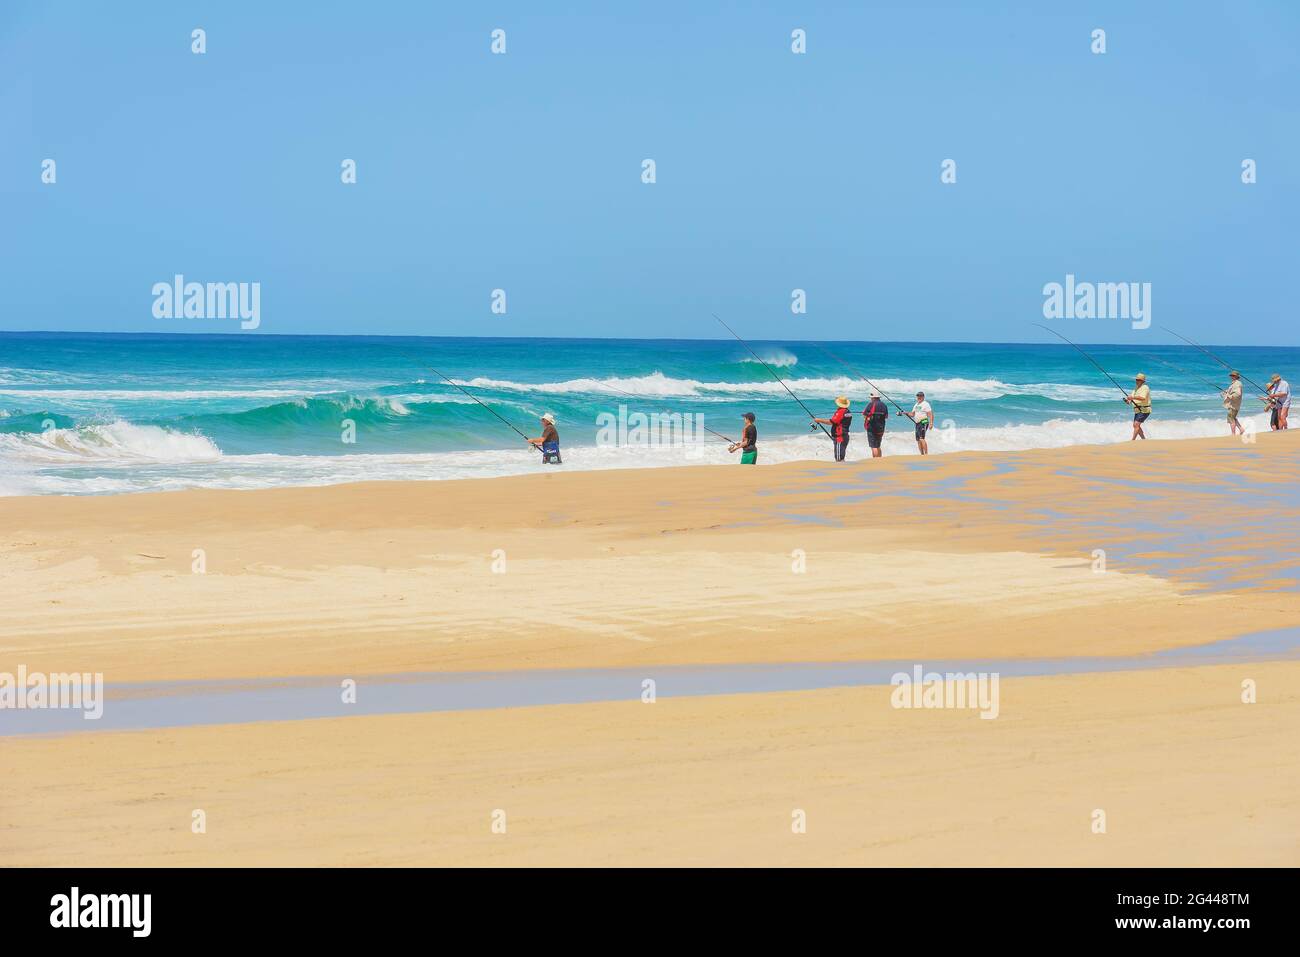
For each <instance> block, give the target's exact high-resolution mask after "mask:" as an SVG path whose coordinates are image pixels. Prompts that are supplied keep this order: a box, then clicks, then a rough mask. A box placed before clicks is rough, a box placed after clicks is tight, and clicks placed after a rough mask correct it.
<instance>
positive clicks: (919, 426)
mask: <svg viewBox="0 0 1300 957" xmlns="http://www.w3.org/2000/svg"><path fill="white" fill-rule="evenodd" d="M929 427H930V423H929V422H918V423H916V441H918V442H920V441H921V440H922V439H923V438H925V430H926V429H928V428H929Z"/></svg>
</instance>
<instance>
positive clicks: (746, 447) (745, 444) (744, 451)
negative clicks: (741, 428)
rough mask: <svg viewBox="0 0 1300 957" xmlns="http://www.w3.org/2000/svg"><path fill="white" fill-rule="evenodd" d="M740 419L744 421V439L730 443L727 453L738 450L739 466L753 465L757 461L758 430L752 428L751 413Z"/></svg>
mask: <svg viewBox="0 0 1300 957" xmlns="http://www.w3.org/2000/svg"><path fill="white" fill-rule="evenodd" d="M742 418H743V419H744V421H745V434H744V438H742V439H741V440H740V441H739V442H735V443H732V445H731V447H730V448H729V449H727V451H728V452H734V451H736V449H740V464H741V465H753V464H754V463H756V462H757V461H758V429H756V428H755V427H754V413H753V412H746V413H745V414H744V416H743V417H742Z"/></svg>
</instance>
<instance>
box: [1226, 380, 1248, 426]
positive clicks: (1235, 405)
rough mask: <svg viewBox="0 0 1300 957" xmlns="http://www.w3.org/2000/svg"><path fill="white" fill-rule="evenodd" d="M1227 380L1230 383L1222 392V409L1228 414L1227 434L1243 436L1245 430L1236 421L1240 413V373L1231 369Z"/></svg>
mask: <svg viewBox="0 0 1300 957" xmlns="http://www.w3.org/2000/svg"><path fill="white" fill-rule="evenodd" d="M1228 378H1229V379H1231V380H1232V381H1231V382H1229V383H1228V387H1227V388H1226V389H1224V390H1223V407H1224V408H1225V409H1226V410H1227V412H1228V430H1229V431H1228V434H1229V435H1244V434H1245V432H1246V430H1245V429H1244V428H1242V425H1241V422H1239V421H1238V420H1237V415H1238V414H1239V413H1240V412H1241V373H1240V372H1238V371H1237V370H1236V369H1233V370H1232V371H1231V372H1229V373H1228Z"/></svg>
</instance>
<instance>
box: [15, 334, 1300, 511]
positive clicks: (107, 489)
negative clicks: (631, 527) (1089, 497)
mask: <svg viewBox="0 0 1300 957" xmlns="http://www.w3.org/2000/svg"><path fill="white" fill-rule="evenodd" d="M1164 338H1166V337H1163V336H1160V335H1159V334H1158V333H1157V332H1156V331H1155V330H1152V345H1150V346H1143V347H1140V348H1134V347H1123V346H1088V347H1086V348H1087V349H1088V351H1089V352H1090V353H1091V354H1092V355H1093V356H1094V357H1095V358H1096V359H1097V360H1098V361H1099V362H1100V363H1101V364H1102V365H1103V366H1104V367H1106V369H1107V370H1108V371H1110V372H1111V373H1112V375H1114V376H1115V377H1116V378H1117V379H1118V380H1119V381H1120V382H1121V383H1123V384H1124V385H1126V386H1128V385H1130V384H1131V379H1132V376H1133V374H1134V373H1135V372H1138V371H1144V372H1146V374H1147V375H1148V377H1149V380H1150V384H1151V387H1152V393H1153V396H1154V406H1155V414H1154V415H1153V416H1152V419H1151V421H1150V423H1149V428H1148V431H1149V432H1150V434H1151V436H1152V438H1153V439H1173V438H1188V437H1194V436H1209V435H1218V434H1223V433H1225V432H1226V427H1225V425H1224V423H1223V413H1222V409H1221V407H1220V405H1219V397H1218V395H1217V394H1216V393H1215V392H1213V391H1212V389H1211V387H1210V385H1209V384H1207V383H1206V382H1203V381H1201V380H1202V379H1205V380H1210V382H1213V383H1220V384H1226V381H1227V377H1226V370H1225V369H1223V368H1222V367H1221V366H1218V365H1216V364H1215V363H1214V362H1213V361H1212V360H1211V359H1209V358H1208V357H1206V356H1205V355H1204V354H1202V353H1200V352H1198V351H1197V350H1195V349H1193V348H1191V347H1190V346H1185V345H1181V344H1168V343H1166V342H1164V341H1161V340H1163V339H1164ZM751 346H752V347H753V348H754V350H755V351H756V352H757V353H758V354H759V355H760V356H761V357H762V358H763V359H765V360H766V361H767V362H769V363H770V364H771V365H772V366H773V368H775V369H776V370H777V372H778V373H779V374H780V375H781V376H782V377H783V378H784V379H785V380H786V382H787V384H788V385H789V386H790V388H792V389H793V390H794V391H795V393H797V394H798V395H799V397H800V398H801V399H803V400H804V402H805V403H807V404H808V405H809V407H811V408H812V409H813V410H814V411H816V412H817V414H818V415H821V416H829V415H830V414H831V412H832V411H833V409H834V406H833V401H832V400H833V399H834V397H835V396H836V395H838V394H847V395H849V396H850V398H851V399H852V400H853V405H852V407H853V409H855V410H856V409H858V408H860V407H861V405H862V404H863V402H864V401H865V398H866V394H867V389H868V387H867V386H866V384H865V383H864V382H862V381H861V380H860V379H858V378H856V377H855V375H854V374H853V373H852V372H850V371H849V370H848V369H846V368H845V366H844V365H842V364H841V363H840V362H838V361H836V359H834V358H832V357H831V356H829V355H827V354H826V353H825V352H823V351H822V349H821V348H819V347H818V346H817V345H816V344H814V343H809V342H793V341H792V342H755V343H751ZM826 347H827V348H829V349H830V350H832V351H833V352H834V354H835V355H836V356H838V357H839V359H840V360H843V361H844V362H847V363H848V364H849V365H851V366H853V367H854V368H855V369H856V371H857V372H860V373H863V374H865V375H867V376H869V377H870V378H871V379H872V380H873V381H874V382H875V383H876V384H877V385H878V386H880V387H881V388H882V389H883V390H884V391H885V392H886V393H888V394H889V395H890V396H891V397H892V398H894V399H895V400H897V401H898V402H899V403H901V404H903V405H905V406H907V407H909V408H910V406H911V403H912V401H913V398H912V396H913V393H915V392H916V391H917V390H918V389H924V390H925V392H926V394H927V398H928V399H929V400H930V401H931V403H932V404H933V406H934V410H935V417H936V420H937V422H938V425H939V428H938V430H937V433H936V434H935V435H934V437H933V439H932V441H931V450H932V452H935V453H941V454H943V453H953V452H961V451H967V450H976V449H987V450H1012V449H1025V448H1039V447H1060V446H1067V445H1077V444H1095V443H1104V442H1117V441H1124V440H1126V439H1127V438H1128V436H1129V429H1128V425H1127V422H1128V420H1129V418H1130V413H1128V411H1127V407H1126V406H1124V405H1123V403H1122V402H1121V401H1120V396H1119V392H1118V391H1117V390H1116V389H1115V387H1114V386H1112V385H1111V384H1110V383H1109V382H1108V381H1106V379H1105V378H1104V377H1103V376H1102V375H1101V374H1100V373H1099V372H1098V371H1097V370H1096V369H1095V368H1093V367H1092V366H1091V365H1090V364H1089V363H1088V362H1087V361H1086V360H1085V359H1084V358H1083V357H1082V356H1080V355H1079V354H1078V353H1077V352H1075V351H1073V350H1072V349H1070V348H1069V347H1068V346H1066V345H1064V344H1062V343H1043V344H1034V345H1006V344H997V345H994V344H979V343H938V344H933V343H845V342H840V343H827V344H826ZM1211 348H1212V349H1213V351H1215V352H1217V353H1219V354H1220V355H1221V356H1223V357H1224V358H1225V359H1227V360H1228V361H1230V362H1232V363H1234V364H1235V365H1237V366H1239V367H1240V368H1241V370H1242V372H1244V373H1245V374H1246V376H1248V377H1249V378H1251V379H1254V380H1255V382H1258V383H1260V384H1261V385H1262V384H1264V383H1265V382H1266V380H1267V377H1268V376H1269V375H1270V374H1271V373H1273V372H1275V371H1276V372H1280V373H1281V374H1282V375H1283V376H1284V377H1286V378H1288V379H1289V380H1290V381H1292V382H1294V381H1296V380H1297V379H1300V349H1296V348H1246V347H1231V346H1223V347H1218V346H1211ZM1158 360H1164V362H1165V363H1172V364H1173V365H1175V366H1178V367H1180V368H1181V369H1182V370H1184V371H1177V370H1175V369H1174V368H1172V367H1170V366H1169V365H1166V364H1163V363H1162V362H1160V361H1158ZM431 367H432V368H436V369H438V370H439V371H441V372H443V373H445V374H446V375H448V376H449V377H451V378H452V379H453V380H454V381H455V382H456V383H458V384H460V385H462V386H464V387H465V388H467V389H470V390H471V391H472V392H473V393H474V394H475V395H477V396H479V397H480V398H481V399H482V400H483V401H484V402H486V403H488V404H489V405H490V406H491V407H492V408H493V409H494V410H496V411H497V412H498V413H499V414H500V415H501V416H503V417H504V418H505V419H507V420H509V421H510V422H512V423H513V424H514V425H516V426H517V427H518V428H520V429H521V430H522V431H524V432H525V433H527V434H528V435H531V436H536V435H538V434H540V431H539V429H540V426H539V423H538V421H537V420H538V417H539V416H540V415H541V414H542V413H543V412H551V413H553V414H554V415H555V416H556V419H557V422H558V424H559V430H560V435H561V439H562V444H563V449H564V457H565V467H566V468H570V469H594V468H620V467H633V466H672V465H692V464H706V463H727V462H735V461H736V458H735V457H734V456H730V455H728V454H727V450H726V443H724V442H723V441H721V440H720V439H718V438H716V437H715V436H712V435H709V434H708V433H706V432H703V431H702V430H700V429H698V428H695V427H693V426H695V425H698V424H700V423H702V424H703V425H704V426H707V427H708V428H711V429H715V430H717V431H719V432H722V433H724V434H726V435H729V436H735V435H738V434H739V431H740V424H739V417H740V414H741V413H742V412H747V411H750V412H754V413H755V414H756V415H757V417H758V427H759V433H760V450H761V451H760V463H770V462H782V461H791V460H795V459H826V460H829V459H830V457H831V453H830V443H829V441H828V440H827V438H826V437H825V436H824V435H822V434H821V433H820V432H816V433H814V432H810V431H809V423H808V417H807V415H806V414H805V413H804V411H803V410H802V409H800V408H799V406H798V405H796V404H795V403H794V402H793V401H792V400H791V399H790V397H789V396H788V395H787V393H786V392H785V390H784V389H783V388H782V387H781V386H780V385H779V384H778V383H777V382H776V381H774V380H773V378H772V376H771V374H770V373H769V372H768V370H767V369H765V368H764V367H763V365H762V364H760V363H758V362H756V361H755V360H754V359H753V357H752V356H751V355H750V354H749V353H748V352H747V351H746V349H745V348H744V346H742V345H741V344H740V343H738V342H735V341H716V340H704V341H701V340H689V341H687V340H677V341H674V340H604V339H601V340H596V339H553V340H547V339H483V338H475V339H451V338H437V339H433V338H400V337H366V336H347V337H342V336H318V337H314V336H262V335H230V336H199V335H106V334H89V333H87V334H80V333H0V494H6V495H22V494H103V493H115V492H131V491H146V490H156V489H179V488H192V487H214V488H261V487H269V486H280V485H322V484H332V483H337V482H348V481H361V480H370V479H449V478H469V477H476V476H492V475H510V474H521V473H527V472H534V471H538V470H540V469H541V468H542V466H541V464H540V460H539V456H538V455H537V454H536V453H534V452H532V451H530V450H529V449H528V447H527V446H526V445H525V444H524V442H523V440H522V439H520V437H519V436H518V435H516V434H515V433H514V432H512V431H511V430H510V429H509V428H507V427H506V426H505V425H503V424H502V423H501V422H500V421H498V420H497V419H496V418H494V417H493V416H492V415H491V414H489V413H488V412H486V411H484V409H483V408H482V407H480V406H479V405H477V404H476V403H475V402H474V401H473V400H472V399H470V398H468V397H467V396H465V395H464V394H462V393H460V392H458V391H457V390H456V389H454V388H453V387H451V386H450V385H448V384H447V383H446V382H445V381H443V380H442V379H440V378H439V377H438V375H437V374H435V373H434V372H433V371H432V368H431ZM1252 391H1253V390H1252V389H1251V388H1250V387H1249V386H1247V387H1246V392H1247V398H1246V401H1245V404H1244V405H1243V412H1251V413H1254V416H1253V421H1254V423H1255V426H1256V428H1260V429H1267V424H1266V420H1265V418H1264V417H1263V416H1262V415H1261V414H1259V413H1258V412H1257V410H1259V409H1261V408H1262V403H1260V402H1258V401H1257V400H1256V399H1254V398H1253V397H1252V395H1251V393H1252ZM668 413H680V414H688V415H691V416H698V417H702V418H698V419H688V420H686V425H687V427H686V428H685V429H684V430H679V429H677V427H676V423H675V422H674V426H673V429H674V431H672V432H671V434H669V433H668V432H666V431H661V432H659V433H658V434H653V433H654V429H653V428H647V427H646V420H648V419H649V417H650V416H651V415H653V414H660V415H665V414H668ZM639 415H640V416H645V419H644V420H643V419H639V418H638V416H639ZM620 421H621V422H622V423H623V428H622V429H621V430H620V429H619V427H618V423H619V422H620ZM670 421H671V420H670ZM349 439H350V441H349ZM656 440H658V441H656ZM885 452H886V454H887V455H910V454H915V445H914V443H913V441H912V437H911V430H910V425H909V424H908V423H907V422H906V420H904V419H899V418H893V419H891V421H890V431H889V433H888V434H887V437H886V442H885ZM867 454H868V450H867V444H866V441H865V439H864V437H863V435H862V433H861V420H860V419H855V422H854V435H853V441H852V443H851V444H850V447H849V458H850V459H851V460H854V459H859V458H863V457H865V456H866V455H867Z"/></svg>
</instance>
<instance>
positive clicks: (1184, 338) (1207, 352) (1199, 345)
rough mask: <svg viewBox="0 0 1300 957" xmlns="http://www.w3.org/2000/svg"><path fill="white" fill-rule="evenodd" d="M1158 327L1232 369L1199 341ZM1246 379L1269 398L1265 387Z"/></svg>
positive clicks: (1165, 327)
mask: <svg viewBox="0 0 1300 957" xmlns="http://www.w3.org/2000/svg"><path fill="white" fill-rule="evenodd" d="M1159 328H1161V329H1163V330H1164V331H1165V332H1167V333H1169V334H1170V335H1171V336H1178V338H1179V339H1182V340H1183V342H1185V343H1187V344H1188V345H1189V346H1195V347H1196V348H1197V349H1200V350H1201V351H1202V352H1204V353H1205V354H1206V355H1207V356H1209V357H1210V358H1211V359H1213V360H1214V361H1215V362H1217V363H1218V364H1219V365H1221V366H1223V367H1224V368H1225V369H1227V370H1228V371H1232V366H1230V365H1228V363H1226V362H1224V361H1223V360H1222V359H1220V358H1219V357H1218V356H1216V355H1215V354H1214V353H1213V352H1211V351H1210V350H1209V349H1207V348H1205V346H1203V345H1201V344H1200V343H1198V342H1193V341H1192V340H1191V339H1188V338H1187V337H1186V336H1180V335H1178V333H1176V332H1174V330H1172V329H1170V328H1169V327H1168V326H1160V327H1159ZM1242 378H1243V379H1246V377H1245V376H1244V375H1243V376H1242ZM1246 381H1247V382H1250V384H1251V385H1253V386H1254V387H1255V389H1256V390H1258V392H1259V394H1260V395H1262V396H1267V397H1270V398H1271V396H1269V393H1268V391H1267V390H1266V389H1261V388H1260V387H1259V385H1258V384H1257V383H1255V382H1251V381H1250V380H1249V379H1246Z"/></svg>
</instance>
